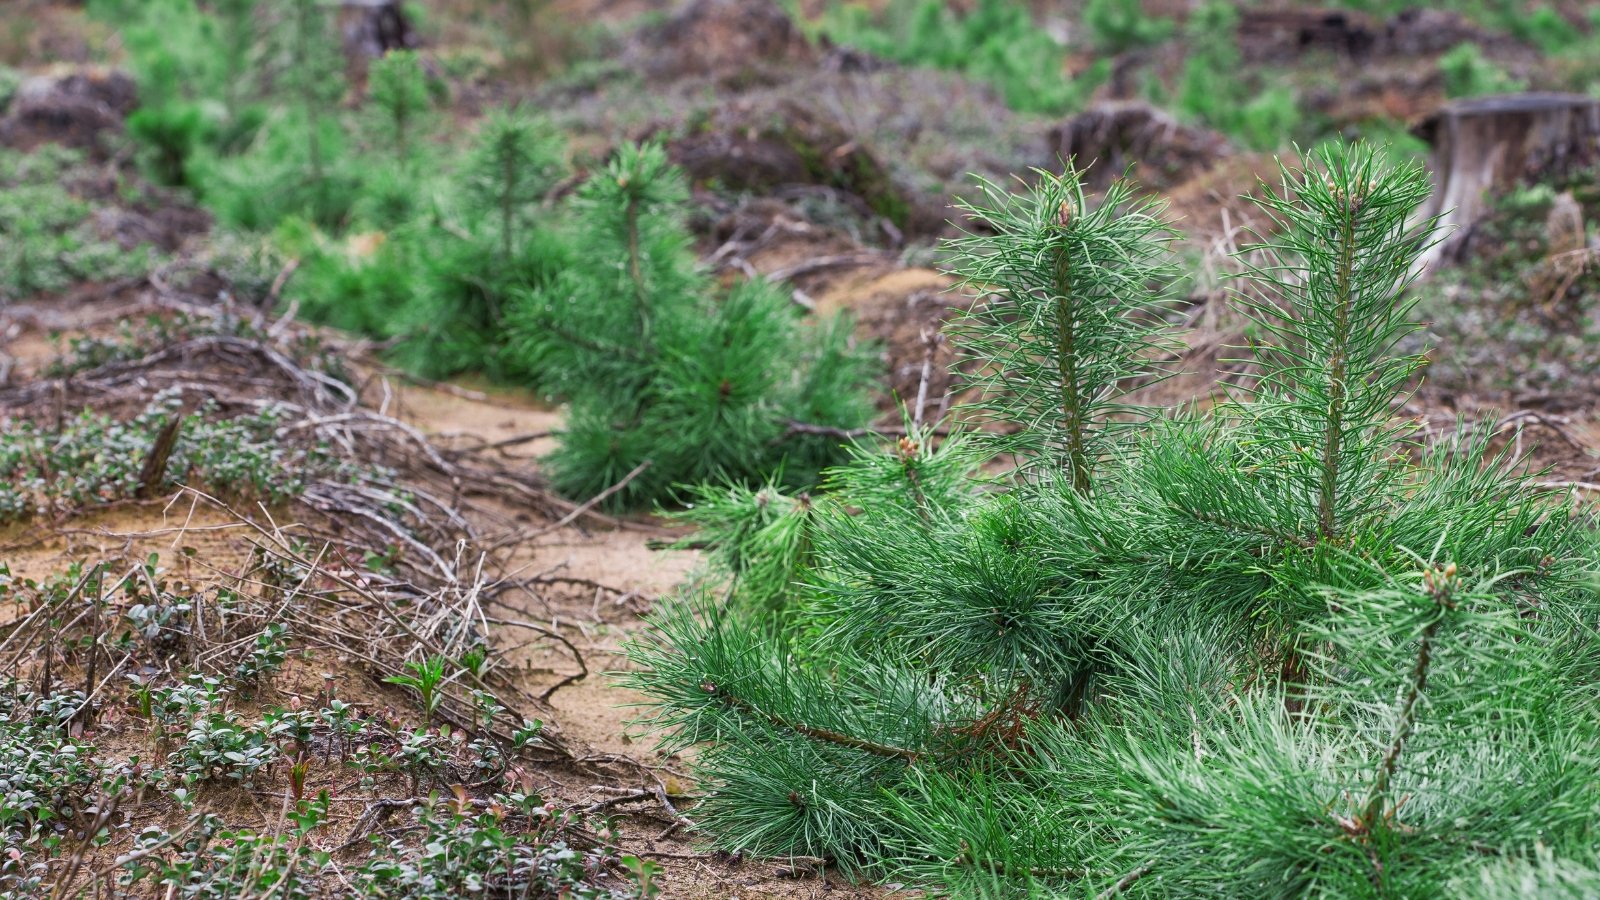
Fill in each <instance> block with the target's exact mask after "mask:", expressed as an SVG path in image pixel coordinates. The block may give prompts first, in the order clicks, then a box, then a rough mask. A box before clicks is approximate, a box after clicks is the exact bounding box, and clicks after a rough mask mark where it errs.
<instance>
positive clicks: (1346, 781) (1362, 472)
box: [631, 145, 1600, 897]
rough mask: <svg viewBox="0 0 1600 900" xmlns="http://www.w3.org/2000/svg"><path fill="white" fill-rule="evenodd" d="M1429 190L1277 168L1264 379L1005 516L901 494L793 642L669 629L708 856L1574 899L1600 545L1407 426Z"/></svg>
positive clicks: (844, 545) (1038, 483)
mask: <svg viewBox="0 0 1600 900" xmlns="http://www.w3.org/2000/svg"><path fill="white" fill-rule="evenodd" d="M1425 185H1426V176H1425V175H1424V174H1423V173H1422V171H1421V170H1420V168H1418V167H1415V166H1404V165H1402V166H1400V167H1398V168H1389V167H1386V166H1384V165H1382V164H1380V163H1379V162H1378V159H1377V158H1376V157H1375V155H1374V154H1373V152H1372V151H1371V150H1369V149H1367V148H1364V147H1360V146H1356V147H1348V148H1347V147H1343V146H1340V145H1330V146H1329V147H1327V148H1325V149H1324V150H1323V151H1322V152H1321V153H1320V154H1319V155H1318V156H1316V157H1315V158H1314V159H1313V160H1312V162H1311V164H1310V165H1308V166H1307V167H1306V168H1305V169H1300V170H1292V171H1286V172H1285V173H1284V180H1283V183H1282V185H1281V186H1280V187H1279V188H1278V190H1277V191H1276V192H1275V194H1274V195H1273V196H1270V197H1269V198H1268V199H1266V200H1265V201H1264V203H1265V206H1266V209H1267V211H1268V212H1269V213H1271V214H1272V216H1273V217H1275V219H1276V221H1275V222H1274V225H1273V227H1272V230H1271V231H1270V232H1269V234H1268V236H1267V237H1266V238H1265V239H1264V241H1263V247H1262V248H1260V249H1258V251H1257V254H1256V255H1255V256H1252V258H1254V259H1259V258H1262V255H1266V256H1268V257H1270V258H1272V263H1271V264H1270V265H1262V266H1260V267H1258V268H1254V269H1251V270H1250V271H1249V273H1248V277H1249V282H1248V283H1249V284H1250V285H1252V288H1251V290H1250V292H1249V293H1248V294H1247V295H1245V296H1244V297H1243V298H1242V300H1241V302H1242V304H1243V306H1244V308H1245V309H1246V311H1247V312H1248V313H1249V314H1250V315H1252V316H1253V317H1254V318H1255V319H1256V321H1257V323H1258V328H1259V331H1260V333H1259V340H1258V342H1257V345H1256V346H1255V348H1254V352H1253V353H1252V362H1253V364H1254V365H1255V367H1256V368H1255V378H1254V380H1253V381H1252V382H1250V383H1249V384H1247V385H1246V387H1245V389H1242V390H1240V391H1239V392H1237V393H1236V394H1235V396H1234V397H1232V398H1231V399H1229V400H1227V401H1226V402H1224V403H1222V404H1221V405H1220V406H1219V407H1218V408H1217V409H1216V411H1215V412H1212V413H1207V414H1201V413H1195V412H1188V413H1183V414H1180V415H1174V416H1173V417H1172V421H1170V422H1167V423H1157V422H1152V423H1151V424H1150V426H1149V427H1148V428H1146V429H1145V432H1144V433H1143V434H1141V435H1138V436H1136V439H1133V440H1124V441H1121V442H1117V441H1111V440H1110V439H1109V437H1108V435H1107V433H1105V432H1104V431H1101V432H1099V433H1097V434H1096V435H1095V436H1096V438H1098V439H1100V440H1102V441H1109V444H1104V443H1103V444H1102V446H1111V447H1113V448H1114V452H1109V453H1105V454H1103V455H1102V456H1101V457H1100V460H1099V462H1100V464H1099V466H1098V468H1096V469H1094V473H1095V474H1094V478H1093V480H1092V482H1091V485H1090V489H1089V490H1087V491H1084V490H1080V489H1079V486H1078V485H1077V484H1075V483H1074V480H1073V479H1072V478H1071V472H1072V468H1071V465H1072V461H1071V456H1072V452H1073V450H1072V446H1071V444H1070V443H1068V442H1060V441H1055V442H1052V441H1048V440H1046V441H1042V442H1041V443H1040V448H1041V449H1040V450H1039V451H1038V453H1039V455H1040V456H1041V457H1043V458H1044V459H1046V460H1050V461H1053V463H1054V464H1053V465H1052V466H1049V467H1045V468H1039V467H1035V468H1034V470H1033V471H1034V472H1035V473H1036V474H1035V476H1034V477H1029V478H1024V479H1019V480H1017V481H1015V483H1014V485H1013V486H1012V487H1011V488H1010V489H1009V490H1006V491H1000V492H994V491H980V490H976V489H974V488H973V487H972V486H970V485H968V486H967V487H965V488H963V487H962V486H961V485H960V484H956V485H952V486H951V489H950V490H948V491H945V492H941V494H940V496H941V497H942V498H943V499H940V500H937V501H935V502H931V503H925V502H924V499H923V498H921V497H919V493H918V490H916V489H914V488H915V487H916V486H917V483H916V480H915V479H900V480H899V481H898V482H895V483H896V484H897V485H898V486H897V487H896V488H895V489H894V490H893V491H892V492H890V494H888V495H885V496H884V497H882V498H881V500H880V502H878V503H875V504H863V505H860V506H856V507H855V508H853V509H852V510H851V512H853V513H854V514H853V515H850V514H845V515H841V516H840V517H839V518H838V520H837V521H834V520H827V521H825V522H824V523H823V525H822V526H821V527H819V528H818V529H817V531H816V537H815V548H816V549H815V555H814V558H813V563H812V565H811V566H810V567H809V575H808V576H807V578H806V580H807V582H808V585H807V587H806V588H805V589H803V590H802V591H801V592H800V593H799V596H801V597H802V598H804V599H803V601H802V603H801V604H800V607H799V609H798V610H796V611H795V613H794V615H795V617H796V620H797V623H798V625H799V627H797V628H794V629H790V630H789V631H787V632H784V633H782V634H780V635H778V636H776V637H773V636H771V635H770V634H763V633H762V632H761V631H760V630H757V629H750V628H746V627H742V626H740V625H739V624H738V623H737V620H734V619H730V618H727V617H720V616H718V615H716V614H713V613H712V612H711V610H710V609H708V608H707V607H706V604H705V603H704V602H689V603H685V604H680V605H677V606H670V607H668V608H666V609H665V610H664V611H663V612H662V613H661V614H660V615H659V617H658V620H657V623H658V626H659V629H660V630H659V631H658V632H657V633H656V634H655V635H653V636H650V637H648V638H646V639H644V640H641V641H640V642H638V643H636V644H635V645H634V646H633V647H632V649H631V653H632V655H633V658H634V659H635V660H636V661H637V662H639V663H640V664H641V669H640V671H639V672H638V673H637V674H636V675H635V676H633V679H632V680H633V683H634V684H635V685H636V686H637V687H639V688H640V689H642V690H644V691H645V692H647V693H648V694H650V695H652V696H653V697H654V698H656V700H657V701H658V703H659V706H658V710H657V719H656V724H657V725H659V726H661V727H663V728H664V729H665V731H664V735H665V740H666V743H667V745H668V746H670V747H681V746H689V745H698V746H699V747H700V749H699V751H698V755H697V760H698V765H699V768H700V774H701V776H702V777H703V779H704V780H705V784H706V786H707V792H708V793H707V799H706V800H705V801H704V802H703V803H702V804H701V805H700V806H699V807H698V808H697V809H696V810H695V811H694V814H695V815H697V816H698V817H699V820H700V822H701V823H702V824H703V825H704V826H705V828H706V829H707V831H708V833H709V834H710V836H711V837H712V839H713V840H714V841H716V842H717V843H718V845H719V846H722V847H725V848H728V849H744V850H748V851H751V852H756V853H763V854H773V855H784V854H804V855H808V856H821V857H824V858H828V859H830V860H832V861H834V862H836V863H837V864H839V865H840V866H841V867H844V868H847V869H850V870H853V871H863V872H866V873H870V874H874V875H881V876H889V875H893V876H895V877H898V878H902V879H913V880H916V881H917V882H919V883H921V884H925V885H927V886H930V887H931V888H932V889H934V890H935V891H936V892H941V893H946V894H949V895H952V896H995V897H1011V896H1079V895H1094V894H1100V893H1109V894H1112V895H1114V894H1118V893H1128V894H1133V895H1150V896H1165V895H1170V894H1174V893H1175V894H1181V895H1184V896H1238V895H1240V894H1260V893H1267V894H1306V893H1311V894H1325V895H1338V896H1380V897H1381V896H1394V897H1404V896H1441V895H1447V894H1453V893H1466V894H1468V895H1474V894H1476V895H1484V896H1495V895H1498V894H1501V893H1507V892H1509V891H1510V890H1512V889H1514V888H1515V887H1516V886H1520V885H1524V884H1537V885H1561V886H1569V885H1570V888H1569V889H1571V890H1574V891H1576V892H1577V893H1580V894H1581V893H1583V892H1586V891H1592V890H1594V889H1595V888H1596V885H1595V884H1594V883H1593V882H1592V872H1593V866H1592V856H1593V847H1592V839H1591V838H1590V837H1589V836H1590V835H1592V833H1593V829H1594V827H1595V826H1596V824H1597V822H1600V789H1597V788H1596V787H1595V785H1596V784H1600V778H1597V776H1600V762H1597V760H1600V754H1597V753H1596V750H1597V748H1600V725H1597V724H1596V723H1597V722H1600V718H1597V717H1596V715H1595V713H1596V709H1595V698H1594V693H1593V690H1592V685H1593V681H1594V674H1595V668H1594V666H1593V662H1592V660H1593V659H1594V654H1595V651H1596V648H1597V646H1600V644H1597V641H1596V637H1595V631H1594V629H1593V627H1592V625H1590V624H1585V623H1592V622H1593V621H1594V620H1595V617H1596V616H1597V614H1600V592H1597V590H1596V584H1595V582H1594V579H1593V572H1594V570H1595V566H1596V557H1595V546H1594V541H1593V539H1592V538H1590V537H1587V536H1585V535H1583V534H1582V533H1581V532H1580V530H1579V526H1580V525H1581V524H1582V523H1581V522H1580V521H1578V520H1575V519H1573V518H1572V517H1571V516H1570V514H1569V512H1568V507H1566V506H1564V505H1562V504H1557V503H1552V502H1550V499H1549V498H1548V497H1547V496H1546V495H1545V494H1543V493H1542V492H1541V491H1540V490H1539V489H1538V488H1537V487H1535V486H1533V484H1532V483H1531V482H1530V480H1529V479H1528V478H1527V477H1525V476H1524V475H1522V474H1520V473H1519V472H1518V471H1517V470H1516V467H1515V465H1514V461H1511V460H1508V459H1506V458H1505V457H1504V455H1503V454H1497V453H1496V452H1495V451H1494V450H1493V449H1492V445H1491V443H1490V441H1489V440H1488V439H1487V438H1486V437H1482V436H1481V435H1483V434H1486V433H1487V430H1480V431H1479V432H1478V434H1479V435H1480V436H1479V437H1470V438H1463V439H1462V440H1459V441H1455V442H1444V443H1439V444H1435V445H1432V446H1426V447H1425V446H1420V445H1419V443H1418V442H1417V439H1416V438H1415V436H1414V434H1413V433H1412V432H1410V431H1407V430H1404V429H1401V428H1399V427H1398V426H1396V425H1394V424H1393V421H1394V419H1395V418H1396V414H1397V411H1398V408H1399V405H1400V401H1401V400H1402V398H1403V397H1404V396H1405V391H1406V390H1407V389H1408V385H1409V381H1410V379H1411V378H1412V377H1413V376H1414V374H1415V371H1416V362H1415V360H1413V359H1409V358H1406V357H1404V356H1401V355H1398V354H1397V353H1396V352H1395V349H1394V348H1395V343H1396V341H1398V340H1399V338H1400V337H1401V336H1403V335H1404V334H1405V333H1407V331H1408V330H1409V329H1410V328H1411V325H1410V324H1409V320H1408V318H1407V316H1406V310H1407V308H1408V306H1409V304H1408V302H1407V301H1406V299H1405V295H1404V291H1405V288H1406V286H1407V285H1408V283H1409V280H1410V277H1411V272H1412V271H1413V264H1414V262H1415V259H1416V257H1417V255H1418V253H1419V252H1420V250H1421V249H1422V248H1423V246H1424V241H1423V239H1422V238H1421V237H1420V235H1422V234H1426V233H1427V229H1426V227H1422V228H1414V227H1412V226H1408V224H1407V223H1408V217H1409V215H1410V213H1411V212H1412V210H1413V209H1414V208H1415V206H1416V205H1417V203H1418V202H1419V201H1420V200H1421V199H1422V197H1423V195H1424V194H1425V191H1426V188H1425ZM1049 189H1050V186H1049V185H1048V184H1046V185H1043V186H1042V187H1041V190H1043V191H1048V190H1049ZM994 215H996V216H998V215H1000V213H999V212H998V211H995V212H994ZM1423 224H1424V226H1425V225H1426V223H1423ZM1021 227H1022V226H1021V223H1018V228H1019V229H1020V228H1021ZM1036 227H1038V228H1039V229H1040V230H1041V231H1042V230H1043V229H1044V228H1048V227H1051V226H1050V225H1049V223H1048V222H1044V221H1041V222H1039V223H1038V225H1037V226H1036ZM996 233H997V235H998V237H997V238H996V239H995V240H996V243H997V244H998V245H1000V246H1006V245H1007V242H1008V241H1010V240H1012V239H1011V238H1010V237H1009V235H1008V232H1007V231H1006V230H1005V229H996ZM1056 234H1057V235H1058V237H1059V232H1056ZM1044 237H1045V235H1044V234H1041V241H1040V244H1041V246H1043V247H1046V248H1048V247H1049V246H1050V244H1049V242H1048V241H1047V240H1044ZM1034 258H1035V260H1036V262H1035V266H1036V269H1037V274H1036V277H1037V278H1038V279H1039V280H1040V282H1041V283H1048V281H1049V279H1050V278H1051V276H1052V272H1053V269H1054V265H1053V259H1052V257H1051V256H1050V255H1049V254H1048V253H1043V254H1038V255H1036V256H1035V257H1034ZM1152 258H1154V256H1152ZM991 327H992V328H993V329H994V334H995V335H996V336H1003V335H1005V334H1006V333H1007V332H1006V328H1007V327H1008V326H1007V325H1006V324H1005V323H999V324H996V325H993V326H991ZM1007 345H1008V344H1007V343H1006V342H1002V344H1001V346H1007ZM1129 358H1135V359H1136V358H1139V357H1138V354H1136V353H1135V354H1131V356H1130V357H1129ZM998 406H999V408H1000V409H1001V410H1002V411H1003V410H1004V409H1005V408H1006V406H1005V404H1004V403H1001V404H998ZM1046 427H1047V428H1048V426H1046ZM844 471H847V472H856V473H862V477H864V473H866V472H869V471H880V472H887V471H892V466H886V465H885V464H884V462H883V460H882V459H881V458H880V459H879V460H878V461H877V462H876V463H874V464H872V465H869V464H868V463H866V461H865V460H863V459H858V460H857V461H855V462H853V463H852V464H850V465H849V466H847V467H846V469H845V470H844ZM1052 471H1054V472H1059V473H1060V474H1059V475H1056V476H1053V477H1046V476H1044V475H1039V474H1037V473H1041V472H1043V473H1048V472H1052ZM851 477H856V476H851ZM891 496H893V497H898V498H899V499H898V500H897V501H892V500H890V499H889V497H891ZM919 511H920V512H919ZM924 513H926V514H924ZM1552 858H1553V859H1556V860H1561V861H1569V862H1571V863H1572V866H1571V867H1570V868H1569V869H1567V870H1566V871H1569V872H1571V873H1572V875H1571V879H1572V880H1570V881H1569V882H1568V883H1566V884H1563V883H1562V882H1561V881H1560V880H1559V879H1558V878H1557V877H1556V876H1554V875H1553V874H1552V872H1553V871H1555V870H1556V869H1557V868H1559V866H1560V865H1561V864H1560V863H1556V864H1552V863H1551V859H1552Z"/></svg>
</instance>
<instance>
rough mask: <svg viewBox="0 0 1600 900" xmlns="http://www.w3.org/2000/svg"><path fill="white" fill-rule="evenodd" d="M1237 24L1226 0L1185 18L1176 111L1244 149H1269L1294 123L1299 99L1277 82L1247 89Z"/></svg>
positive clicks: (1278, 143) (1297, 119)
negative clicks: (1182, 65) (1243, 75)
mask: <svg viewBox="0 0 1600 900" xmlns="http://www.w3.org/2000/svg"><path fill="white" fill-rule="evenodd" d="M1238 27H1239V12H1238V10H1236V9H1235V8H1234V6H1233V4H1231V3H1225V2H1211V3H1206V4H1204V5H1203V6H1201V7H1200V8H1198V9H1196V10H1195V11H1194V12H1193V13H1192V14H1191V15H1190V16H1189V19H1188V21H1187V22H1186V23H1185V25H1184V29H1185V36H1186V38H1187V46H1188V53H1187V55H1186V57H1185V59H1184V67H1183V76H1182V80H1181V81H1180V83H1179V85H1178V96H1177V103H1178V109H1179V110H1180V111H1181V112H1182V113H1183V114H1184V115H1186V116H1188V117H1190V118H1192V119H1194V120H1196V121H1198V122H1201V123H1204V124H1206V125H1209V126H1210V127H1212V128H1215V129H1217V130H1218V131H1221V132H1222V133H1224V134H1226V135H1228V136H1229V137H1232V138H1234V139H1235V140H1238V141H1239V142H1240V143H1242V144H1244V145H1245V146H1246V147H1250V148H1252V149H1256V150H1273V149H1276V148H1278V147H1280V146H1282V145H1283V144H1284V142H1285V138H1286V137H1287V136H1289V135H1292V134H1293V133H1294V132H1295V130H1296V129H1297V128H1298V127H1299V125H1300V118H1301V114H1300V109H1299V105H1298V100H1297V98H1296V97H1295V93H1294V91H1293V89H1292V88H1289V87H1285V86H1283V85H1281V84H1280V85H1268V86H1265V87H1263V88H1261V89H1260V90H1259V91H1255V92H1252V90H1251V89H1250V86H1249V84H1248V83H1247V82H1246V81H1245V79H1244V78H1243V77H1241V75H1240V72H1241V69H1242V68H1243V57H1242V55H1241V54H1240V52H1239V45H1238V36H1237V32H1238Z"/></svg>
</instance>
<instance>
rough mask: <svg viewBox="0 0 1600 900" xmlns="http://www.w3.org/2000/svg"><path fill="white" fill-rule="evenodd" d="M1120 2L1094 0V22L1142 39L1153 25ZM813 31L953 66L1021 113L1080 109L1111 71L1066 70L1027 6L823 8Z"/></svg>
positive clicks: (933, 3) (914, 2)
mask: <svg viewBox="0 0 1600 900" xmlns="http://www.w3.org/2000/svg"><path fill="white" fill-rule="evenodd" d="M1125 6H1126V4H1120V5H1119V4H1118V3H1116V2H1112V3H1109V4H1107V3H1101V4H1099V7H1101V11H1100V14H1099V15H1098V18H1097V20H1096V21H1098V22H1099V23H1100V24H1099V25H1098V26H1096V27H1099V28H1103V29H1104V31H1103V32H1102V34H1103V36H1104V37H1105V39H1107V40H1114V41H1133V42H1135V43H1148V42H1151V41H1153V40H1157V39H1158V32H1159V31H1160V28H1159V26H1156V25H1154V24H1153V22H1152V20H1149V19H1145V18H1142V17H1134V18H1129V17H1128V16H1127V15H1126V14H1125V13H1126V9H1125V8H1124V7H1125ZM818 28H819V30H820V33H821V34H823V35H824V36H826V37H827V38H828V39H829V40H831V41H834V42H835V43H838V44H842V45H844V46H847V47H857V48H859V49H861V50H865V51H866V52H868V53H871V54H873V55H875V56H880V57H883V58H884V59H890V60H894V61H896V62H901V63H906V64H908V65H920V66H933V67H936V68H941V69H953V70H956V71H959V72H962V73H964V74H965V75H967V76H968V77H970V78H973V79H975V80H977V81H981V82H983V83H985V84H988V85H990V86H992V87H993V88H994V89H995V91H996V92H997V93H999V94H1000V96H1001V97H1002V98H1003V99H1004V100H1005V102H1006V105H1007V106H1009V107H1011V108H1012V109H1015V110H1019V111H1022V112H1037V113H1050V114H1054V113H1062V112H1071V111H1073V110H1075V109H1077V108H1078V107H1080V106H1081V105H1082V104H1083V102H1084V101H1085V100H1086V99H1087V98H1088V96H1089V94H1090V93H1091V92H1092V91H1093V90H1094V89H1095V88H1096V87H1097V86H1098V85H1099V84H1101V83H1102V82H1104V81H1105V79H1106V78H1107V76H1108V75H1109V74H1110V66H1109V64H1108V63H1106V62H1105V61H1101V62H1098V63H1096V64H1095V65H1094V66H1092V67H1090V69H1089V70H1088V71H1086V72H1083V73H1081V74H1078V75H1076V76H1074V75H1072V74H1071V73H1069V72H1068V71H1067V49H1066V47H1064V46H1063V45H1062V44H1060V43H1058V42H1057V41H1056V39H1055V38H1053V37H1052V36H1051V35H1050V34H1049V33H1048V32H1046V31H1045V30H1044V29H1042V28H1040V27H1039V25H1038V23H1037V22H1035V21H1034V20H1033V16H1032V14H1031V13H1030V12H1029V11H1028V9H1027V8H1026V6H1024V5H1022V4H1017V3H1011V2H1008V0H979V2H978V4H977V6H976V8H974V9H973V10H972V11H971V12H969V13H959V12H955V11H953V10H952V9H951V8H950V6H949V5H948V4H946V3H944V2H942V0H891V2H890V3H889V4H888V6H887V8H886V9H885V10H884V11H883V13H882V15H881V16H875V15H873V14H872V13H871V12H870V11H869V10H867V9H866V8H865V7H864V6H861V5H859V4H854V3H844V4H839V5H834V6H830V7H828V9H827V11H826V13H825V15H824V16H823V18H822V20H821V22H820V24H819V25H818Z"/></svg>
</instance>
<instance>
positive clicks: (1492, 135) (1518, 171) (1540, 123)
mask: <svg viewBox="0 0 1600 900" xmlns="http://www.w3.org/2000/svg"><path fill="white" fill-rule="evenodd" d="M1416 133H1417V134H1418V135H1419V136H1420V137H1422V138H1423V139H1424V140H1426V141H1428V143H1430V144H1432V145H1433V156H1432V160H1431V166H1432V169H1433V195H1432V197H1430V198H1429V200H1428V202H1427V203H1426V204H1424V207H1423V209H1422V210H1420V213H1421V214H1422V215H1424V216H1433V215H1439V216H1440V217H1441V218H1440V221H1439V228H1440V229H1441V230H1440V231H1439V232H1438V235H1439V236H1440V237H1441V238H1442V240H1441V241H1440V242H1439V243H1438V244H1436V245H1435V246H1434V247H1433V248H1432V249H1431V250H1430V251H1429V252H1428V254H1427V256H1426V257H1425V258H1424V259H1423V265H1425V266H1432V265H1435V264H1437V263H1439V262H1442V261H1449V260H1452V259H1454V258H1455V256H1456V255H1457V253H1458V252H1459V251H1460V249H1461V247H1462V245H1463V243H1464V241H1465V239H1466V237H1467V236H1468V234H1470V233H1471V231H1472V228H1473V226H1474V225H1476V224H1477V222H1478V220H1479V219H1480V218H1482V216H1483V214H1484V212H1485V211H1486V209H1487V207H1488V198H1489V197H1490V196H1492V195H1493V194H1495V193H1500V192H1504V191H1507V190H1509V189H1511V188H1514V187H1516V186H1517V185H1519V184H1526V183H1530V182H1535V181H1541V180H1549V179H1558V178H1561V177H1563V176H1565V175H1569V174H1572V173H1574V172H1576V171H1579V170H1581V169H1584V168H1588V167H1591V166H1594V165H1596V164H1597V163H1600V100H1597V99H1595V98H1592V97H1585V96H1583V95H1581V94H1536V93H1535V94H1507V95H1505V96H1499V97H1480V98H1477V99H1472V100H1461V101H1457V102H1455V103H1451V104H1449V105H1447V106H1445V107H1444V108H1443V109H1441V110H1439V111H1438V112H1437V113H1435V114H1434V115H1432V116H1430V117H1429V118H1428V119H1426V120H1425V121H1423V122H1422V123H1421V124H1420V125H1418V126H1417V128H1416Z"/></svg>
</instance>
